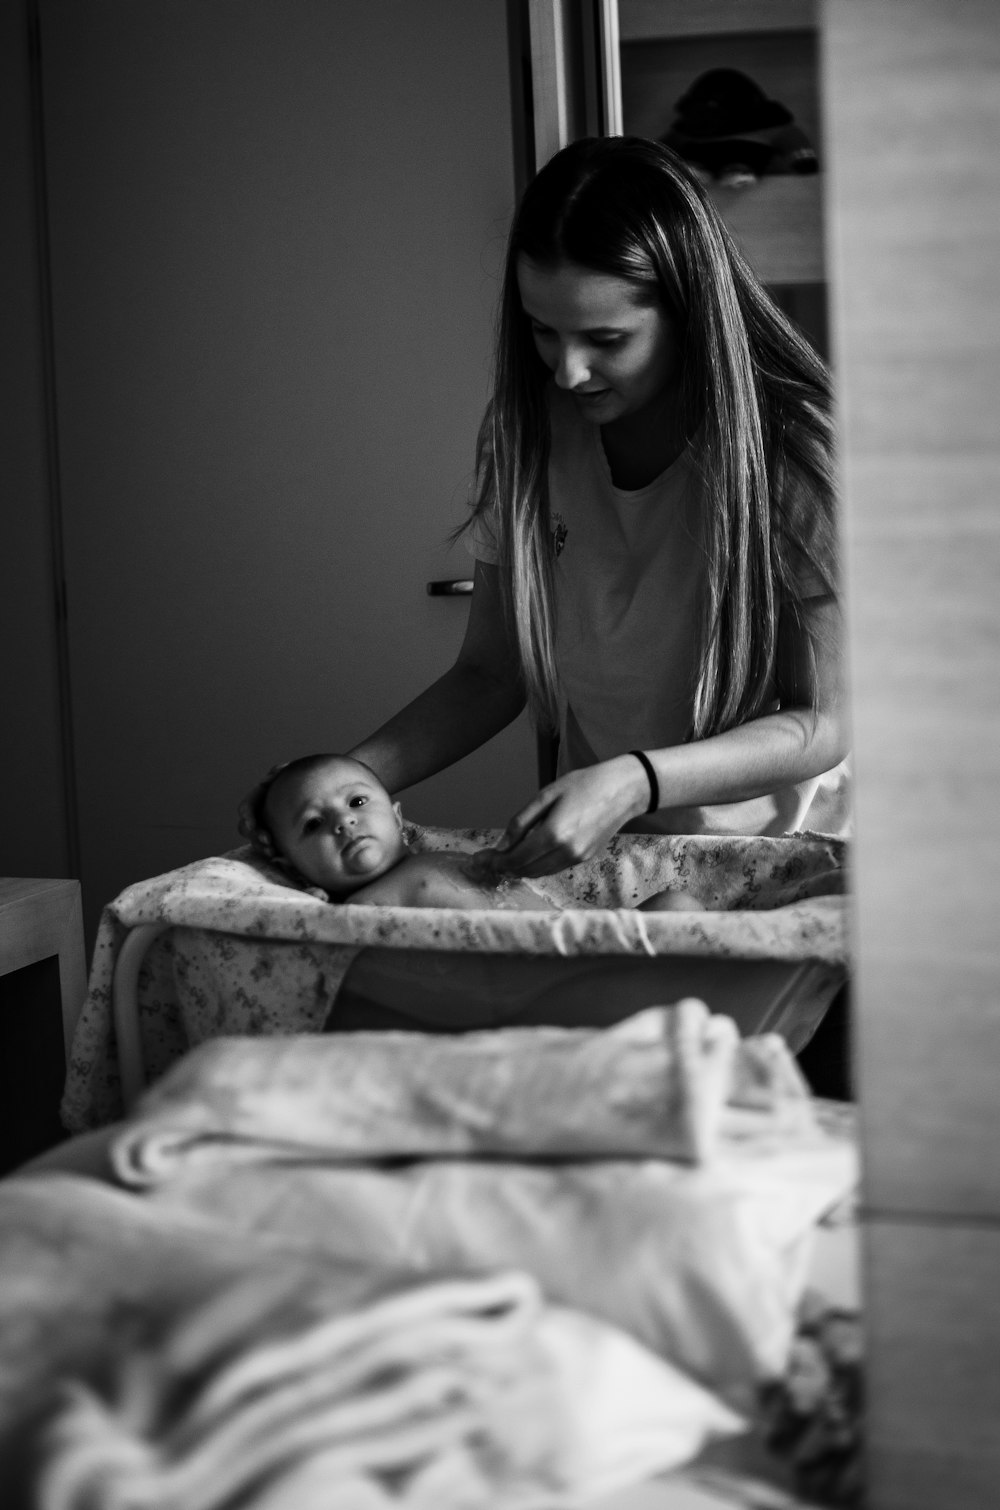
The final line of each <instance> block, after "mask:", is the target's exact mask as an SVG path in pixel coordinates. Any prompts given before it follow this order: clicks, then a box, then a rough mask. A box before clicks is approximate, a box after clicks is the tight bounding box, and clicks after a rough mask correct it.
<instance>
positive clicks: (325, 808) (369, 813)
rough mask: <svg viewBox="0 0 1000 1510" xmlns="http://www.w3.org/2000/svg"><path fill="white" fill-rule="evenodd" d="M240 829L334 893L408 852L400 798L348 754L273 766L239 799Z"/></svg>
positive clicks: (352, 887)
mask: <svg viewBox="0 0 1000 1510" xmlns="http://www.w3.org/2000/svg"><path fill="white" fill-rule="evenodd" d="M240 833H241V834H243V835H244V837H245V838H247V839H249V840H250V842H251V844H252V845H253V847H254V849H256V850H257V852H258V853H259V854H262V855H264V856H265V858H267V859H268V860H272V861H278V862H279V863H282V862H283V863H284V866H285V868H286V869H288V870H290V871H291V872H292V873H293V874H295V875H296V876H298V877H300V878H301V879H303V880H305V881H308V882H309V883H310V884H311V885H313V886H319V887H322V889H323V890H324V891H325V892H327V893H328V894H329V895H330V896H331V897H334V898H338V897H346V896H349V895H350V894H351V892H352V891H357V890H358V888H359V887H360V886H366V885H367V884H368V882H369V881H374V880H376V879H377V878H378V877H379V876H382V875H385V873H386V871H388V870H391V869H392V867H393V866H394V865H397V864H398V863H399V861H400V860H401V859H402V858H403V856H404V855H405V854H406V840H405V839H404V837H403V817H402V814H401V812H400V810H399V804H398V803H397V802H393V800H392V798H391V797H390V796H389V793H388V792H387V791H386V789H385V787H384V786H383V785H382V783H381V782H380V781H379V779H378V777H377V776H376V775H375V774H374V772H373V771H370V770H369V769H368V767H367V766H366V765H362V764H361V762H360V760H352V759H351V758H350V756H348V755H305V756H303V757H302V758H301V759H299V760H292V761H290V762H289V763H288V764H287V765H283V766H276V767H275V769H274V770H273V771H270V772H268V774H267V776H266V777H265V778H264V780H263V781H262V782H261V783H260V785H259V786H257V787H255V788H254V790H253V791H252V792H251V793H250V796H249V797H247V798H246V799H245V801H244V802H243V803H242V804H241V805H240Z"/></svg>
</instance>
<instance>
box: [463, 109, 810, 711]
mask: <svg viewBox="0 0 1000 1510" xmlns="http://www.w3.org/2000/svg"><path fill="white" fill-rule="evenodd" d="M521 256H524V257H527V258H529V259H530V260H531V261H532V262H533V263H535V264H537V265H539V266H541V267H543V268H553V267H557V266H559V265H561V264H563V263H572V264H575V265H578V266H580V267H583V268H586V269H589V270H592V271H594V272H599V273H605V274H611V275H613V276H615V277H619V278H625V279H627V280H629V281H630V282H633V283H635V284H636V285H637V287H638V288H639V289H640V290H641V292H642V294H643V297H644V300H645V301H648V302H649V303H653V304H658V305H659V306H660V307H661V308H662V309H663V310H664V311H665V313H666V314H668V315H669V316H670V318H671V319H672V321H673V323H674V326H675V328H676V331H677V334H678V339H679V341H680V343H681V357H682V360H681V368H682V376H681V397H680V404H681V411H682V412H681V414H680V416H679V419H680V422H681V425H682V427H683V433H684V434H685V435H686V436H687V437H689V438H690V439H691V444H692V448H693V453H694V460H695V463H696V466H697V468H698V471H699V473H700V477H701V483H702V492H703V507H704V510H705V518H704V523H703V537H704V547H705V550H706V554H707V558H708V584H709V590H708V595H707V601H706V603H705V609H704V615H703V621H702V625H701V652H700V667H699V675H698V682H697V690H696V695H695V709H694V719H693V725H692V728H691V731H690V735H691V737H692V738H695V739H701V738H704V737H705V736H706V735H709V734H715V733H720V732H722V731H723V730H725V729H728V728H732V727H733V726H734V725H737V724H741V723H744V722H746V721H747V720H748V719H751V718H754V717H756V716H757V715H759V714H760V713H761V712H762V711H763V710H764V708H765V707H766V704H767V700H768V696H769V695H770V693H769V689H770V686H771V685H772V679H773V674H774V667H775V658H776V652H777V637H778V617H779V610H780V609H781V606H782V601H783V599H785V600H787V601H786V610H787V611H794V599H795V597H796V592H795V582H796V580H797V579H799V580H801V574H802V572H803V570H807V571H810V572H811V573H812V574H813V575H814V576H815V577H817V578H818V579H819V581H820V582H821V584H822V585H823V588H824V590H826V591H829V592H831V593H832V592H833V591H834V590H835V589H834V576H835V569H834V564H833V563H834V560H835V548H834V547H835V538H834V528H833V478H832V426H831V395H830V382H829V376H828V373H827V370H826V368H825V366H824V365H823V363H822V362H821V361H820V359H819V358H818V357H817V356H816V354H815V353H814V351H813V350H812V348H811V347H810V346H809V344H808V342H806V341H805V340H804V339H803V337H802V336H800V335H799V334H798V333H797V331H796V330H795V329H794V327H793V326H792V325H791V324H790V322H789V321H788V320H787V319H786V318H785V316H784V315H783V314H782V313H781V311H780V310H779V309H778V308H777V306H776V305H775V304H774V303H773V301H772V300H771V298H770V297H769V296H768V294H767V293H766V292H765V290H764V289H763V288H762V287H761V285H760V283H759V281H758V279H757V278H756V276H755V275H754V273H753V272H752V271H751V269H750V267H749V266H748V264H747V263H746V261H745V259H744V258H743V257H742V255H741V254H740V252H739V250H738V248H737V247H736V245H735V243H734V242H733V240H732V237H731V236H730V235H729V233H728V231H727V230H726V228H725V226H724V225H723V223H722V221H721V219H720V218H719V215H718V213H717V212H716V210H715V208H714V206H713V205H712V203H711V200H710V199H709V196H708V194H707V193H706V192H705V190H704V189H703V188H702V186H701V184H700V183H699V182H698V180H697V179H696V178H695V176H694V175H693V174H692V173H691V172H690V171H689V170H688V168H687V167H686V166H685V165H684V163H683V162H682V161H681V160H680V159H679V158H678V157H677V156H676V155H675V154H674V153H673V152H671V151H670V150H669V149H668V148H666V147H664V146H661V145H660V144H659V143H656V142H652V141H646V140H644V139H642V138H639V137H604V138H592V139H586V140H582V141H577V142H573V143H572V144H571V145H570V146H568V147H565V148H564V149H563V150H562V151H561V152H559V153H557V154H556V156H555V157H554V158H552V159H551V161H550V162H548V163H547V164H546V165H545V167H543V168H542V170H541V172H540V173H539V174H538V175H537V177H536V178H535V179H534V180H533V181H532V183H531V184H530V185H529V186H528V188H527V190H526V192H525V194H524V197H523V199H522V201H521V204H520V207H519V209H518V212H517V215H516V216H515V219H514V223H513V226H512V228H511V232H510V238H509V243H508V248H507V259H506V268H505V273H504V282H503V289H502V294H501V300H500V307H499V312H498V321H497V339H496V357H495V372H494V382H493V396H492V400H491V403H490V405H489V408H488V410H487V413H486V417H485V418H484V420H483V424H482V428H481V430H480V434H479V442H478V448H477V475H478V478H479V484H478V491H477V497H476V502H475V508H474V514H473V518H475V517H477V516H481V515H485V516H486V519H485V521H484V522H486V523H487V525H488V528H489V529H490V530H491V531H492V533H493V534H494V535H495V537H496V545H497V551H498V556H499V568H500V582H501V590H502V592H503V601H504V610H505V612H506V613H507V614H508V616H509V621H510V623H511V625H512V627H513V630H514V632H515V634H516V639H517V644H518V648H519V652H520V660H521V669H522V675H523V678H524V684H525V688H526V691H527V695H528V702H529V706H530V708H531V711H532V715H533V717H534V719H535V721H536V723H538V724H539V725H541V726H542V727H548V728H553V727H555V724H556V718H557V711H556V710H557V685H558V676H557V671H556V664H555V653H554V643H555V622H554V618H555V615H554V591H553V580H552V572H553V548H552V542H551V532H550V520H549V502H548V491H547V472H548V456H549V414H548V386H549V384H550V382H551V373H550V372H549V369H548V368H547V367H546V366H545V364H544V363H543V362H542V360H541V358H540V357H539V355H538V353H537V351H536V349H535V344H534V340H533V338H532V334H531V330H530V328H529V322H528V321H527V319H526V318H525V315H524V313H523V311H522V307H521V299H520V293H519V290H518V284H517V262H518V258H519V257H521ZM470 523H471V521H470Z"/></svg>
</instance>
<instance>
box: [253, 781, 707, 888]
mask: <svg viewBox="0 0 1000 1510" xmlns="http://www.w3.org/2000/svg"><path fill="white" fill-rule="evenodd" d="M239 828H240V833H241V834H242V835H243V836H244V838H246V839H249V841H250V843H251V844H252V845H253V847H254V849H255V850H256V851H257V852H258V854H260V855H263V856H264V858H265V859H267V860H269V861H270V862H271V863H272V864H276V865H278V866H279V867H280V868H281V869H283V870H284V871H285V873H286V874H287V875H288V876H289V878H290V879H291V880H293V881H295V882H296V883H297V884H299V885H305V887H306V889H307V890H309V891H311V892H312V894H313V895H316V896H320V897H323V898H324V899H325V900H327V901H331V902H352V903H362V904H365V905H381V906H395V907H464V908H473V907H477V908H497V907H499V908H505V909H515V910H518V911H524V912H541V911H558V910H559V907H560V904H559V903H558V902H555V901H553V900H552V898H551V897H549V896H547V895H546V894H545V893H544V892H543V891H541V890H539V889H536V887H535V886H533V885H532V883H531V882H530V881H524V880H518V879H516V878H514V877H510V876H503V877H498V876H497V875H496V874H495V873H494V871H493V868H492V865H491V863H490V856H491V854H492V851H491V850H488V849H484V850H479V851H478V852H477V853H475V854H471V855H470V854H456V853H441V852H435V853H430V854H411V853H410V851H409V849H408V848H407V843H406V838H405V835H404V830H403V817H402V813H401V812H400V808H399V803H398V802H393V800H392V798H391V797H390V795H389V793H388V792H387V791H386V789H385V787H384V786H383V785H382V783H381V782H380V781H379V780H378V778H377V776H375V774H374V772H372V771H370V770H369V769H368V767H367V766H366V765H362V764H361V762H360V761H358V760H353V759H351V757H350V756H347V755H306V756H303V757H302V758H301V759H299V760H293V761H290V762H289V763H288V764H287V765H283V766H278V767H276V768H275V769H274V770H273V771H271V772H269V774H268V775H267V776H266V777H265V778H264V780H263V781H262V782H261V783H260V785H259V786H257V787H256V788H255V789H254V790H253V792H251V793H250V796H249V797H247V798H246V799H245V801H244V802H243V803H242V804H241V805H240V825H239ZM701 906H702V904H701V903H699V902H696V901H694V899H693V898H691V897H689V896H688V895H687V894H686V893H683V892H676V891H675V892H667V891H665V892H660V893H659V894H658V895H657V896H655V897H650V898H649V899H648V900H647V901H645V902H643V903H642V910H644V911H649V912H653V911H656V912H661V911H667V910H670V911H674V910H682V911H686V910H699V911H700V910H701Z"/></svg>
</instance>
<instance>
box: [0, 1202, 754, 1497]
mask: <svg viewBox="0 0 1000 1510" xmlns="http://www.w3.org/2000/svg"><path fill="white" fill-rule="evenodd" d="M743 1426H744V1423H743V1422H742V1421H741V1419H740V1418H739V1417H738V1416H736V1415H735V1414H734V1413H733V1412H732V1411H731V1410H729V1409H727V1408H726V1406H725V1405H723V1404H722V1403H721V1402H720V1401H718V1400H716V1399H714V1398H713V1397H712V1396H711V1395H710V1394H708V1393H707V1392H706V1391H704V1390H702V1389H700V1388H699V1387H698V1386H697V1385H696V1384H695V1383H693V1382H692V1381H690V1380H688V1379H685V1378H684V1377H683V1376H682V1375H681V1374H679V1373H678V1372H677V1371H676V1370H674V1369H671V1368H670V1367H669V1366H668V1365H666V1364H665V1363H663V1362H662V1361H661V1360H658V1359H656V1358H654V1357H652V1356H651V1355H650V1354H648V1353H647V1352H646V1351H645V1350H644V1349H642V1348H641V1347H639V1346H638V1345H637V1344H636V1343H635V1342H633V1341H631V1340H630V1339H629V1338H627V1337H625V1336H624V1335H622V1334H620V1333H618V1332H616V1331H615V1330H614V1329H612V1328H609V1327H607V1326H606V1325H603V1324H602V1323H600V1322H599V1321H597V1320H595V1319H593V1318H589V1317H586V1316H582V1315H578V1314H575V1313H573V1312H570V1311H566V1310H563V1309H561V1308H558V1307H552V1306H548V1305H546V1304H545V1303H544V1301H543V1299H542V1297H541V1294H540V1292H539V1289H538V1287H537V1285H536V1284H535V1283H534V1282H533V1281H532V1280H531V1279H529V1278H528V1277H527V1276H526V1275H524V1274H522V1273H516V1272H498V1271H496V1270H494V1271H492V1272H490V1273H488V1274H486V1273H484V1274H481V1275H478V1276H464V1277H461V1276H456V1275H448V1274H447V1273H445V1274H438V1275H435V1276H428V1277H427V1279H426V1280H425V1281H424V1282H422V1283H419V1284H413V1283H412V1282H406V1281H401V1280H400V1277H399V1276H398V1275H397V1274H393V1273H392V1272H389V1271H385V1270H380V1269H377V1268H372V1267H371V1266H369V1267H367V1268H366V1269H365V1270H364V1271H360V1270H358V1269H357V1268H352V1267H351V1266H349V1265H341V1264H331V1263H330V1262H329V1261H328V1260H327V1261H324V1263H323V1264H322V1265H319V1264H317V1263H316V1262H315V1260H314V1259H312V1260H311V1259H308V1258H305V1257H303V1256H302V1255H301V1254H298V1253H295V1252H293V1251H290V1250H289V1249H288V1246H287V1244H277V1243H275V1242H273V1241H272V1242H265V1241H263V1240H261V1239H256V1240H254V1239H251V1238H248V1237H246V1236H244V1237H243V1238H241V1240H240V1242H239V1243H238V1244H234V1243H233V1241H232V1232H231V1230H229V1229H227V1228H226V1227H224V1226H222V1225H219V1224H216V1223H214V1222H210V1221H207V1220H199V1219H197V1218H192V1217H191V1216H184V1215H182V1214H180V1213H177V1212H171V1213H169V1214H168V1213H165V1212H164V1211H160V1210H156V1209H153V1208H150V1207H149V1206H148V1205H143V1204H142V1203H140V1202H138V1201H137V1200H136V1198H135V1197H129V1196H125V1195H123V1194H121V1193H120V1192H116V1191H113V1190H110V1189H107V1188H105V1187H103V1186H101V1185H99V1184H97V1183H94V1182H91V1181H88V1180H82V1179H75V1178H72V1177H66V1176H62V1177H59V1176H52V1175H49V1176H38V1177H35V1178H22V1179H14V1180H11V1181H8V1182H7V1183H6V1184H5V1185H4V1186H2V1187H0V1502H2V1503H4V1504H7V1503H11V1502H13V1499H14V1497H15V1495H16V1493H17V1489H16V1487H15V1486H16V1485H17V1484H18V1483H20V1484H21V1485H22V1486H23V1484H24V1481H25V1479H27V1480H28V1483H29V1485H30V1488H31V1493H32V1496H33V1497H32V1498H31V1503H32V1505H33V1506H34V1507H35V1510H90V1507H92V1506H94V1505H96V1504H100V1505H101V1506H102V1510H119V1507H120V1510H125V1507H128V1510H136V1507H149V1510H225V1507H228V1506H230V1505H231V1504H233V1503H234V1502H235V1501H236V1500H237V1499H238V1502H239V1504H240V1506H241V1507H243V1510H328V1507H329V1506H331V1505H336V1506H337V1507H338V1510H432V1507H433V1510H450V1507H454V1510H494V1507H495V1510H533V1507H537V1510H543V1507H552V1510H557V1507H563V1506H573V1505H584V1504H587V1503H589V1502H590V1501H591V1500H592V1499H594V1498H596V1497H598V1496H600V1495H602V1494H605V1493H608V1492H611V1491H613V1490H615V1489H618V1488H620V1487H623V1486H625V1485H628V1484H630V1483H632V1482H635V1481H636V1480H638V1479H640V1478H644V1477H647V1476H649V1475H651V1474H655V1473H658V1472H661V1471H663V1470H665V1469H667V1468H670V1467H673V1466H675V1465H676V1464H678V1463H680V1462H683V1461H685V1460H686V1459H687V1458H689V1457H691V1456H692V1454H693V1453H695V1452H696V1451H697V1450H698V1448H699V1447H700V1446H701V1444H702V1443H703V1442H704V1441H705V1440H706V1439H707V1438H708V1437H709V1436H712V1435H715V1434H720V1433H721V1434H726V1433H732V1432H735V1431H739V1430H741V1429H742V1428H743Z"/></svg>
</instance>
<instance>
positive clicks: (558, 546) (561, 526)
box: [552, 514, 569, 556]
mask: <svg viewBox="0 0 1000 1510" xmlns="http://www.w3.org/2000/svg"><path fill="white" fill-rule="evenodd" d="M552 517H553V519H554V521H555V523H554V524H553V526H552V548H553V551H554V552H555V554H556V555H557V556H558V555H559V554H560V553H561V551H562V548H563V546H564V545H565V544H566V536H567V535H568V534H569V531H568V529H567V528H566V525H565V523H564V521H563V517H562V515H561V514H553V516H552Z"/></svg>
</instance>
